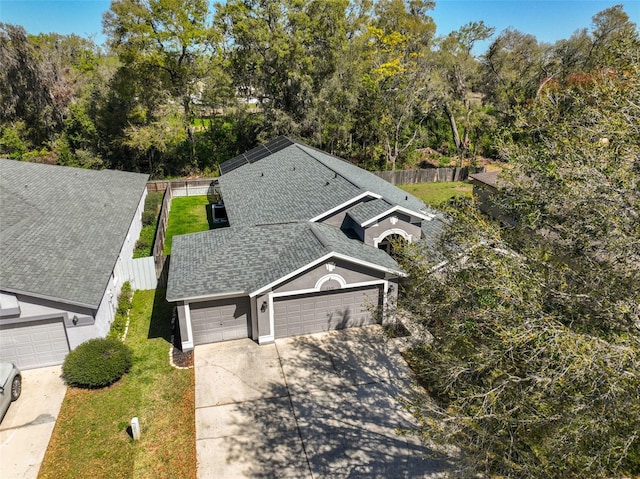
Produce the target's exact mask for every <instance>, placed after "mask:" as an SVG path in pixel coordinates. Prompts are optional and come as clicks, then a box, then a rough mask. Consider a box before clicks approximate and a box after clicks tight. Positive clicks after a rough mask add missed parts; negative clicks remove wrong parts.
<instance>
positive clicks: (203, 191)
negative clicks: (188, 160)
mask: <svg viewBox="0 0 640 479" xmlns="http://www.w3.org/2000/svg"><path fill="white" fill-rule="evenodd" d="M217 185H218V179H217V178H195V179H191V180H166V181H149V182H148V183H147V191H149V192H154V191H166V190H167V188H171V191H172V192H173V193H172V195H173V198H175V197H177V196H201V195H213V194H215V189H216V186H217Z"/></svg>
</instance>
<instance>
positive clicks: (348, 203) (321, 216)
mask: <svg viewBox="0 0 640 479" xmlns="http://www.w3.org/2000/svg"><path fill="white" fill-rule="evenodd" d="M367 196H371V197H373V198H375V199H380V198H382V196H381V195H379V194H377V193H373V192H371V191H365V192H364V193H361V194H359V195H358V196H355V197H353V198H351V199H350V200H348V201H345V202H344V203H342V204H340V205H338V206H336V207H334V208H331V209H330V210H327V211H325V212H324V213H321V214H319V215H318V216H314V217H313V218H311V219H310V220H309V221H310V222H312V223H315V222H316V221H319V220H321V219H323V218H326V217H327V216H329V215H330V214H332V213H335V212H336V211H339V210H341V209H342V208H346V207H347V206H349V205H351V204H353V203H355V202H356V201H358V200H361V199H362V198H366V197H367Z"/></svg>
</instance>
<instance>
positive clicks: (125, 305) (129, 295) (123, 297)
mask: <svg viewBox="0 0 640 479" xmlns="http://www.w3.org/2000/svg"><path fill="white" fill-rule="evenodd" d="M132 299H133V291H132V290H131V283H130V282H129V281H125V282H124V283H123V285H122V290H121V291H120V298H118V310H117V312H118V314H122V315H124V316H126V315H127V312H128V311H129V310H130V309H131V304H132V303H131V300H132Z"/></svg>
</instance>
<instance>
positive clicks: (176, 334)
mask: <svg viewBox="0 0 640 479" xmlns="http://www.w3.org/2000/svg"><path fill="white" fill-rule="evenodd" d="M181 347H182V340H181V339H180V327H179V326H178V321H177V318H175V320H174V322H173V349H172V350H171V360H172V361H173V364H174V365H175V366H177V367H179V368H192V367H193V350H191V351H182V349H180V348H181Z"/></svg>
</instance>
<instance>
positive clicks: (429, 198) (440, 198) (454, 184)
mask: <svg viewBox="0 0 640 479" xmlns="http://www.w3.org/2000/svg"><path fill="white" fill-rule="evenodd" d="M398 187H399V188H402V189H403V190H404V191H406V192H407V193H411V194H412V195H414V196H416V197H418V198H420V199H421V200H422V201H424V202H425V203H426V204H428V205H431V206H438V205H439V204H442V203H445V202H447V201H449V200H450V199H451V198H453V197H456V196H469V197H470V196H471V190H472V185H471V183H469V182H467V181H441V182H435V183H415V184H410V185H398Z"/></svg>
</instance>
